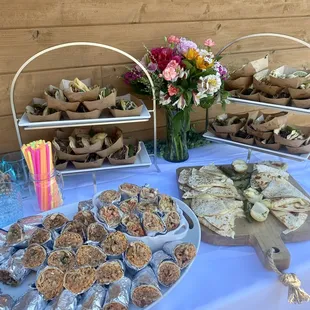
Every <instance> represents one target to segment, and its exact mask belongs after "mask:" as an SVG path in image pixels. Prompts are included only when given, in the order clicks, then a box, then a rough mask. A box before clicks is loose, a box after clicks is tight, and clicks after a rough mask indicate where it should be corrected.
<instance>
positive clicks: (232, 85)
mask: <svg viewBox="0 0 310 310" xmlns="http://www.w3.org/2000/svg"><path fill="white" fill-rule="evenodd" d="M252 83H253V77H252V76H242V77H239V78H237V79H235V80H233V79H227V80H226V81H225V89H226V90H235V89H245V88H249V86H250V85H251V84H252Z"/></svg>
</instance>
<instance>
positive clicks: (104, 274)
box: [96, 260, 124, 285]
mask: <svg viewBox="0 0 310 310" xmlns="http://www.w3.org/2000/svg"><path fill="white" fill-rule="evenodd" d="M123 276H124V268H123V264H122V263H121V261H120V260H109V261H107V262H105V263H103V264H102V265H100V266H99V267H98V268H97V270H96V279H97V282H98V283H99V284H101V285H103V284H110V283H112V282H115V281H118V280H119V279H121V278H122V277H123Z"/></svg>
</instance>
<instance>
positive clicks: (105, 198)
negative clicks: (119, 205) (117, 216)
mask: <svg viewBox="0 0 310 310" xmlns="http://www.w3.org/2000/svg"><path fill="white" fill-rule="evenodd" d="M98 198H99V200H100V202H101V203H103V204H107V203H112V202H114V201H120V200H121V193H120V192H118V191H116V190H113V189H110V190H107V191H104V192H102V193H101V194H100V195H99V197H98Z"/></svg>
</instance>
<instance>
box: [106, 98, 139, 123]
mask: <svg viewBox="0 0 310 310" xmlns="http://www.w3.org/2000/svg"><path fill="white" fill-rule="evenodd" d="M121 99H124V100H131V101H133V102H134V103H135V104H136V106H137V108H135V109H132V110H119V109H115V108H114V107H110V112H111V114H112V115H113V116H114V117H130V116H139V115H140V114H141V112H142V110H143V103H142V101H141V100H140V99H138V98H136V97H135V96H132V95H131V94H127V95H124V96H119V97H117V98H116V100H121Z"/></svg>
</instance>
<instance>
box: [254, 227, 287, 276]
mask: <svg viewBox="0 0 310 310" xmlns="http://www.w3.org/2000/svg"><path fill="white" fill-rule="evenodd" d="M267 232H268V230H267ZM250 241H251V244H252V245H253V247H254V248H255V251H256V253H257V256H258V257H259V259H260V260H261V262H262V264H263V265H264V266H265V267H266V268H267V269H269V270H272V269H271V267H270V265H269V263H268V260H267V259H266V254H267V251H268V250H270V249H271V248H274V250H275V251H274V255H273V257H274V262H275V265H276V267H277V268H278V269H279V270H285V269H287V268H288V267H289V266H290V260H291V255H290V252H289V251H288V249H287V248H286V246H285V244H284V242H283V241H282V239H281V237H280V235H274V234H273V235H270V234H267V233H263V232H262V233H258V234H255V235H253V236H252V237H251V240H250Z"/></svg>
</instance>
